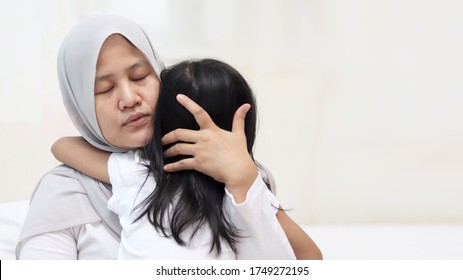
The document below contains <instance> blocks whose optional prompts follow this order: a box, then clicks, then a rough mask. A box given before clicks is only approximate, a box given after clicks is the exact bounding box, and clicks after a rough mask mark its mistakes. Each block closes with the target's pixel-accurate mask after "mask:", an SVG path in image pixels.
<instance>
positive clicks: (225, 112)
mask: <svg viewBox="0 0 463 280" xmlns="http://www.w3.org/2000/svg"><path fill="white" fill-rule="evenodd" d="M179 93H182V94H185V95H187V96H189V97H190V98H191V99H192V100H194V101H195V102H196V103H197V104H198V105H200V106H201V107H202V108H203V109H204V110H206V112H207V113H208V114H209V115H210V116H211V118H212V120H213V121H214V122H215V124H216V125H218V126H219V127H221V128H222V129H225V130H229V131H231V129H232V123H233V116H234V114H235V112H236V110H237V109H238V108H239V107H240V106H241V105H243V104H246V103H248V104H250V105H251V108H250V110H249V111H248V113H247V115H246V119H245V132H246V138H247V147H248V151H249V153H250V154H251V156H252V147H253V144H254V139H255V133H256V104H255V100H254V96H253V94H252V91H251V88H250V87H249V85H248V84H247V83H246V81H245V79H244V78H243V77H242V76H241V74H240V73H238V71H236V70H235V69H234V68H233V67H231V66H230V65H228V64H226V63H223V62H220V61H217V60H213V59H203V60H196V61H185V62H181V63H179V64H176V65H174V66H172V67H170V68H168V69H166V70H164V71H163V72H162V73H161V93H160V95H159V100H158V104H157V106H156V114H155V126H154V137H153V141H152V142H151V143H152V144H151V145H148V147H147V148H146V156H147V157H148V158H149V159H150V164H151V166H150V170H151V171H152V172H153V174H154V176H155V178H156V182H157V186H156V189H155V191H154V192H153V193H152V194H151V195H150V196H149V197H148V198H147V199H146V200H145V201H144V204H143V205H144V206H146V207H145V208H144V209H145V210H144V211H143V212H142V214H141V215H140V216H139V217H142V216H143V215H145V214H147V215H148V219H149V221H150V222H151V223H152V224H153V226H154V227H155V228H156V229H158V230H160V231H161V232H162V233H164V234H165V235H167V236H172V237H173V238H174V239H175V240H176V241H177V243H179V244H181V245H185V244H186V241H185V240H183V238H182V237H181V233H182V232H183V230H185V229H186V228H187V227H189V226H191V227H193V229H194V230H193V232H197V230H199V229H200V227H201V226H203V225H207V226H208V227H209V229H210V230H211V251H212V250H213V249H214V248H216V251H217V253H220V252H221V250H222V249H223V247H222V242H223V240H225V241H226V242H227V243H228V245H229V246H230V247H231V248H232V249H233V250H234V251H235V252H236V247H235V245H236V241H237V238H238V237H239V232H238V229H237V228H235V226H234V225H233V223H231V222H230V221H229V220H228V217H227V216H226V214H225V213H224V211H223V207H222V205H223V200H224V194H225V188H224V187H225V186H224V184H223V183H220V182H217V181H215V180H214V179H213V178H211V177H209V176H207V175H205V174H202V173H200V172H197V171H194V170H188V171H181V172H173V173H167V172H164V171H163V165H164V163H165V161H168V162H170V161H175V160H178V159H179V157H175V158H171V159H164V156H163V148H162V143H161V138H162V136H163V135H165V134H166V133H168V132H170V131H172V130H175V129H177V128H186V129H199V127H198V125H197V123H196V120H195V119H194V117H193V115H192V114H191V113H190V112H188V111H187V110H186V109H185V108H184V107H182V106H181V105H180V104H179V103H178V101H177V99H176V95H177V94H179ZM167 223H168V224H167ZM193 235H194V234H193Z"/></svg>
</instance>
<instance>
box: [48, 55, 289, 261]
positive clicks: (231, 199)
mask: <svg viewBox="0 0 463 280" xmlns="http://www.w3.org/2000/svg"><path fill="white" fill-rule="evenodd" d="M109 90H110V89H109ZM179 93H182V94H183V95H178V94H179ZM100 94H110V92H109V91H104V90H103V91H101V93H100ZM184 96H188V98H190V99H192V100H193V101H195V102H196V103H197V104H198V105H200V106H201V107H202V108H203V109H204V110H205V111H206V112H207V114H208V115H209V116H210V117H211V118H212V120H213V121H214V122H215V123H216V124H217V125H218V126H219V127H221V128H222V129H225V130H228V131H231V130H232V125H233V123H232V122H233V116H234V112H235V111H236V110H237V109H238V108H239V107H241V106H246V107H247V108H248V112H247V115H246V118H245V133H246V139H247V143H246V144H247V149H248V153H249V154H250V155H251V157H252V147H253V144H254V139H255V129H256V110H255V108H256V106H255V101H254V96H253V94H252V91H251V89H250V87H249V86H248V84H247V83H246V81H245V80H244V78H243V77H242V76H241V75H240V74H239V73H238V72H237V71H236V70H235V69H234V68H232V67H231V66H229V65H228V64H225V63H223V62H220V61H217V60H212V59H204V60H199V61H185V62H181V63H179V64H177V65H174V66H173V67H171V68H169V69H167V70H164V71H163V72H162V73H161V91H160V95H159V99H158V102H157V105H156V110H155V117H154V127H153V128H154V130H153V131H154V135H153V137H152V141H151V142H150V143H149V144H148V145H147V146H146V148H145V149H144V151H137V152H127V153H113V154H109V153H105V152H102V151H100V150H97V149H95V148H93V147H92V146H90V145H88V144H87V143H86V142H85V141H84V140H83V139H81V138H75V137H74V138H73V137H67V138H62V139H60V140H58V141H57V142H56V143H55V144H54V145H53V147H52V151H53V153H54V155H55V157H56V158H57V159H58V160H60V161H62V162H63V163H65V164H68V165H70V166H71V167H73V168H76V169H78V170H80V171H82V172H84V173H86V174H88V175H90V176H92V177H95V178H96V179H99V180H102V181H106V182H110V183H111V184H112V186H113V196H112V197H111V198H110V200H109V201H108V208H109V209H110V210H112V211H114V212H115V213H116V214H118V215H119V219H120V222H121V225H122V228H123V230H122V235H121V244H120V247H119V252H118V257H119V258H130V259H135V258H136V259H140V258H145V259H146V258H149V259H236V258H241V259H243V258H259V259H267V258H278V259H294V258H295V256H294V253H293V251H292V249H291V246H290V244H289V242H288V240H287V239H286V237H285V233H284V232H283V230H282V228H281V226H280V225H279V224H278V223H277V222H275V215H276V213H277V211H278V208H279V203H278V201H277V199H276V198H275V196H273V195H272V194H271V192H270V191H269V190H268V189H267V186H266V185H265V184H264V183H263V181H262V180H257V179H256V182H250V183H249V184H243V185H235V184H233V183H231V182H227V181H226V179H224V178H212V177H209V176H207V175H204V174H203V173H201V172H198V171H195V170H184V171H178V172H171V173H169V172H166V171H165V170H164V169H163V167H164V166H165V165H166V164H169V163H173V162H181V161H187V160H188V159H189V158H188V157H185V156H182V155H181V151H182V150H188V148H189V143H188V142H183V143H176V145H175V146H176V148H175V149H174V151H172V149H169V148H168V147H167V148H166V149H163V148H162V147H163V138H162V136H163V135H166V134H168V133H169V132H171V133H172V131H177V133H180V132H181V130H178V129H179V128H186V129H199V127H198V125H197V121H196V120H195V118H194V117H193V115H192V114H191V113H189V112H188V111H187V110H186V109H185V108H184V107H182V106H181V105H180V104H179V103H178V101H177V99H178V98H186V97H184ZM138 118H140V116H137V115H136V114H135V115H134V116H133V117H132V119H131V121H133V122H137V120H138ZM164 140H165V139H164ZM190 141H191V142H194V139H191V140H190ZM190 152H191V151H189V153H186V154H190ZM230 168H233V166H230ZM248 170H249V172H251V173H254V178H258V177H259V176H257V175H258V173H257V172H258V171H257V169H256V167H255V165H254V164H251V165H250V168H249V169H248ZM246 186H247V187H246ZM263 231H267V232H268V231H272V232H275V233H276V234H269V235H266V234H261V233H262V232H263ZM243 233H245V234H243ZM249 234H250V235H254V234H255V235H257V236H262V238H261V240H259V241H258V242H256V240H255V239H254V240H253V242H250V240H251V239H250V238H249V237H250V236H247V235H249Z"/></svg>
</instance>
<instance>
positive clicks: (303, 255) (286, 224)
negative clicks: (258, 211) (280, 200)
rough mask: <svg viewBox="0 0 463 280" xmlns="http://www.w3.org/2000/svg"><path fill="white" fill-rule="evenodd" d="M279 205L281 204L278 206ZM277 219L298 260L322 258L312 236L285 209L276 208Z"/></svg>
mask: <svg viewBox="0 0 463 280" xmlns="http://www.w3.org/2000/svg"><path fill="white" fill-rule="evenodd" d="M280 207H281V206H280ZM277 219H278V222H279V223H280V225H281V227H282V228H283V231H284V232H285V234H286V237H287V238H288V240H289V243H290V244H291V247H292V248H293V251H294V254H295V255H296V258H297V259H298V260H322V259H323V255H322V252H321V251H320V249H319V248H318V246H317V245H316V244H315V242H313V240H312V238H310V236H309V235H308V234H307V233H305V231H304V230H303V229H302V228H301V227H300V226H299V225H298V224H296V222H294V221H293V220H292V219H291V218H290V217H289V216H288V214H286V212H285V211H282V210H278V212H277Z"/></svg>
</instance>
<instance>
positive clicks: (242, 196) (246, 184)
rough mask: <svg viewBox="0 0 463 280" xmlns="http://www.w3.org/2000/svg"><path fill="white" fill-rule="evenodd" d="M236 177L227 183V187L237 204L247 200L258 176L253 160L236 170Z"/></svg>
mask: <svg viewBox="0 0 463 280" xmlns="http://www.w3.org/2000/svg"><path fill="white" fill-rule="evenodd" d="M234 174H235V175H234V176H232V177H231V178H229V179H228V180H227V181H225V187H226V188H227V190H228V192H229V193H230V194H231V195H233V198H234V199H235V202H236V203H242V202H244V201H245V200H246V196H247V193H248V191H249V189H250V188H251V186H252V185H253V183H254V181H255V180H256V178H257V176H258V174H259V173H258V171H257V166H256V165H255V164H254V162H253V161H252V160H250V162H247V163H246V164H244V165H241V166H240V168H237V169H236V172H235V173H234Z"/></svg>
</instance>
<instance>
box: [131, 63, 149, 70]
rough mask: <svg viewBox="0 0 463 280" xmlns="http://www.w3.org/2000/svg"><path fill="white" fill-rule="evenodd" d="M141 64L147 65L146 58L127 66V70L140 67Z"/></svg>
mask: <svg viewBox="0 0 463 280" xmlns="http://www.w3.org/2000/svg"><path fill="white" fill-rule="evenodd" d="M142 66H149V63H148V62H147V61H146V60H139V61H137V62H136V63H134V64H133V65H132V66H130V67H129V68H128V70H129V71H130V70H134V69H136V68H138V67H142Z"/></svg>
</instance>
